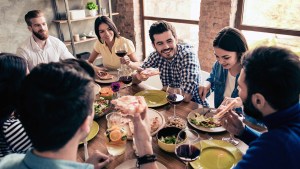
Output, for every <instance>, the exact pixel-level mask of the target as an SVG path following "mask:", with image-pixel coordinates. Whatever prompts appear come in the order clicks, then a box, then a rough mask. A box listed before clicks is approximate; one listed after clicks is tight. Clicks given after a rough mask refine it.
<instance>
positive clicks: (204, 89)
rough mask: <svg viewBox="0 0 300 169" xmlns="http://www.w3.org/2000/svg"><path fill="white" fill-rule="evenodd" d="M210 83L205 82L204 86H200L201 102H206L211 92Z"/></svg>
mask: <svg viewBox="0 0 300 169" xmlns="http://www.w3.org/2000/svg"><path fill="white" fill-rule="evenodd" d="M210 86H211V85H210V82H208V81H205V82H204V85H199V95H200V98H201V100H205V98H206V95H207V93H208V92H209V90H210Z"/></svg>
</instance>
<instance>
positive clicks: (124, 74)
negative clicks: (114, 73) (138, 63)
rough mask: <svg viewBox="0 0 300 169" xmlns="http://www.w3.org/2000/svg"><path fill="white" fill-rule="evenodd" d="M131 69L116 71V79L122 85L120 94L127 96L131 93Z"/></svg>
mask: <svg viewBox="0 0 300 169" xmlns="http://www.w3.org/2000/svg"><path fill="white" fill-rule="evenodd" d="M132 72H133V71H132V69H131V68H130V67H128V66H126V67H125V68H124V69H123V70H122V69H118V79H119V82H122V83H123V84H124V85H122V86H121V88H120V89H122V92H121V94H122V95H127V94H126V92H127V93H128V94H130V93H131V91H130V90H131V84H132Z"/></svg>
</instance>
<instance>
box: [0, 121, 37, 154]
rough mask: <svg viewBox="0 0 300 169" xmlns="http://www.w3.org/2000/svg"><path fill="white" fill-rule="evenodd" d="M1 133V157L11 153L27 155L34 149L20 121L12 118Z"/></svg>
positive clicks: (5, 123) (4, 125)
mask: <svg viewBox="0 0 300 169" xmlns="http://www.w3.org/2000/svg"><path fill="white" fill-rule="evenodd" d="M1 129H2V131H0V157H4V156H6V155H7V154H10V153H26V151H27V150H28V149H29V148H31V147H32V144H31V141H30V139H29V138H28V136H27V134H26V132H25V130H24V128H23V126H22V124H21V122H20V120H19V119H15V118H10V119H8V120H6V121H5V122H4V123H3V126H2V128H1Z"/></svg>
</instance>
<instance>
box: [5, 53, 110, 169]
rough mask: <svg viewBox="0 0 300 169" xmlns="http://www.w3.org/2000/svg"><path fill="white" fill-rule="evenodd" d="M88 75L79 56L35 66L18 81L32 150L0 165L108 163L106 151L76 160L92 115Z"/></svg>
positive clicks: (96, 165)
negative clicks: (65, 60)
mask: <svg viewBox="0 0 300 169" xmlns="http://www.w3.org/2000/svg"><path fill="white" fill-rule="evenodd" d="M74 60H75V59H74ZM72 62H73V63H72ZM76 62H77V63H76ZM93 76H94V71H93V69H92V68H91V67H90V65H89V64H88V63H87V62H85V61H82V60H75V61H71V62H69V63H59V62H52V63H49V64H39V65H37V66H36V67H35V68H34V69H33V70H32V71H31V73H30V74H29V75H28V76H27V77H26V78H25V80H24V82H23V84H22V87H21V90H20V100H19V105H18V112H20V120H21V122H22V124H23V126H24V128H25V131H26V132H27V133H28V136H29V138H30V139H31V141H32V143H33V147H34V149H32V150H30V151H28V152H27V153H26V155H25V154H11V155H8V156H6V157H5V158H3V159H2V161H1V163H0V168H1V169H10V168H11V169H13V168H18V169H23V168H24V169H25V168H26V169H28V168H56V169H57V168H64V169H65V168H70V169H71V168H86V169H93V168H95V169H100V168H102V167H104V166H105V165H106V164H108V163H109V161H110V158H109V156H107V155H105V154H102V153H100V152H99V151H97V150H96V151H95V152H94V153H93V154H92V155H91V156H90V158H89V159H88V160H87V161H86V162H87V163H78V162H76V156H77V150H78V145H79V143H80V142H81V141H82V140H83V139H84V138H86V137H87V135H88V133H89V131H90V126H91V124H92V121H93V116H94V111H93V106H92V105H93V101H94V88H93V85H94V82H93ZM45 77H47V78H45ZM88 163H90V164H88ZM92 164H93V165H92Z"/></svg>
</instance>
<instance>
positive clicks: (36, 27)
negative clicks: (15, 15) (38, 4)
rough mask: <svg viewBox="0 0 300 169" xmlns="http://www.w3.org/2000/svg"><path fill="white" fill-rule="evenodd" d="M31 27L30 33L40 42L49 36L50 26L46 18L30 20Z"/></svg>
mask: <svg viewBox="0 0 300 169" xmlns="http://www.w3.org/2000/svg"><path fill="white" fill-rule="evenodd" d="M30 22H31V25H30V26H28V29H29V31H31V32H32V34H33V35H34V36H35V37H37V38H38V39H40V40H46V39H47V38H48V36H49V34H48V26H47V23H46V19H45V17H44V16H41V17H37V18H32V19H30Z"/></svg>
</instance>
